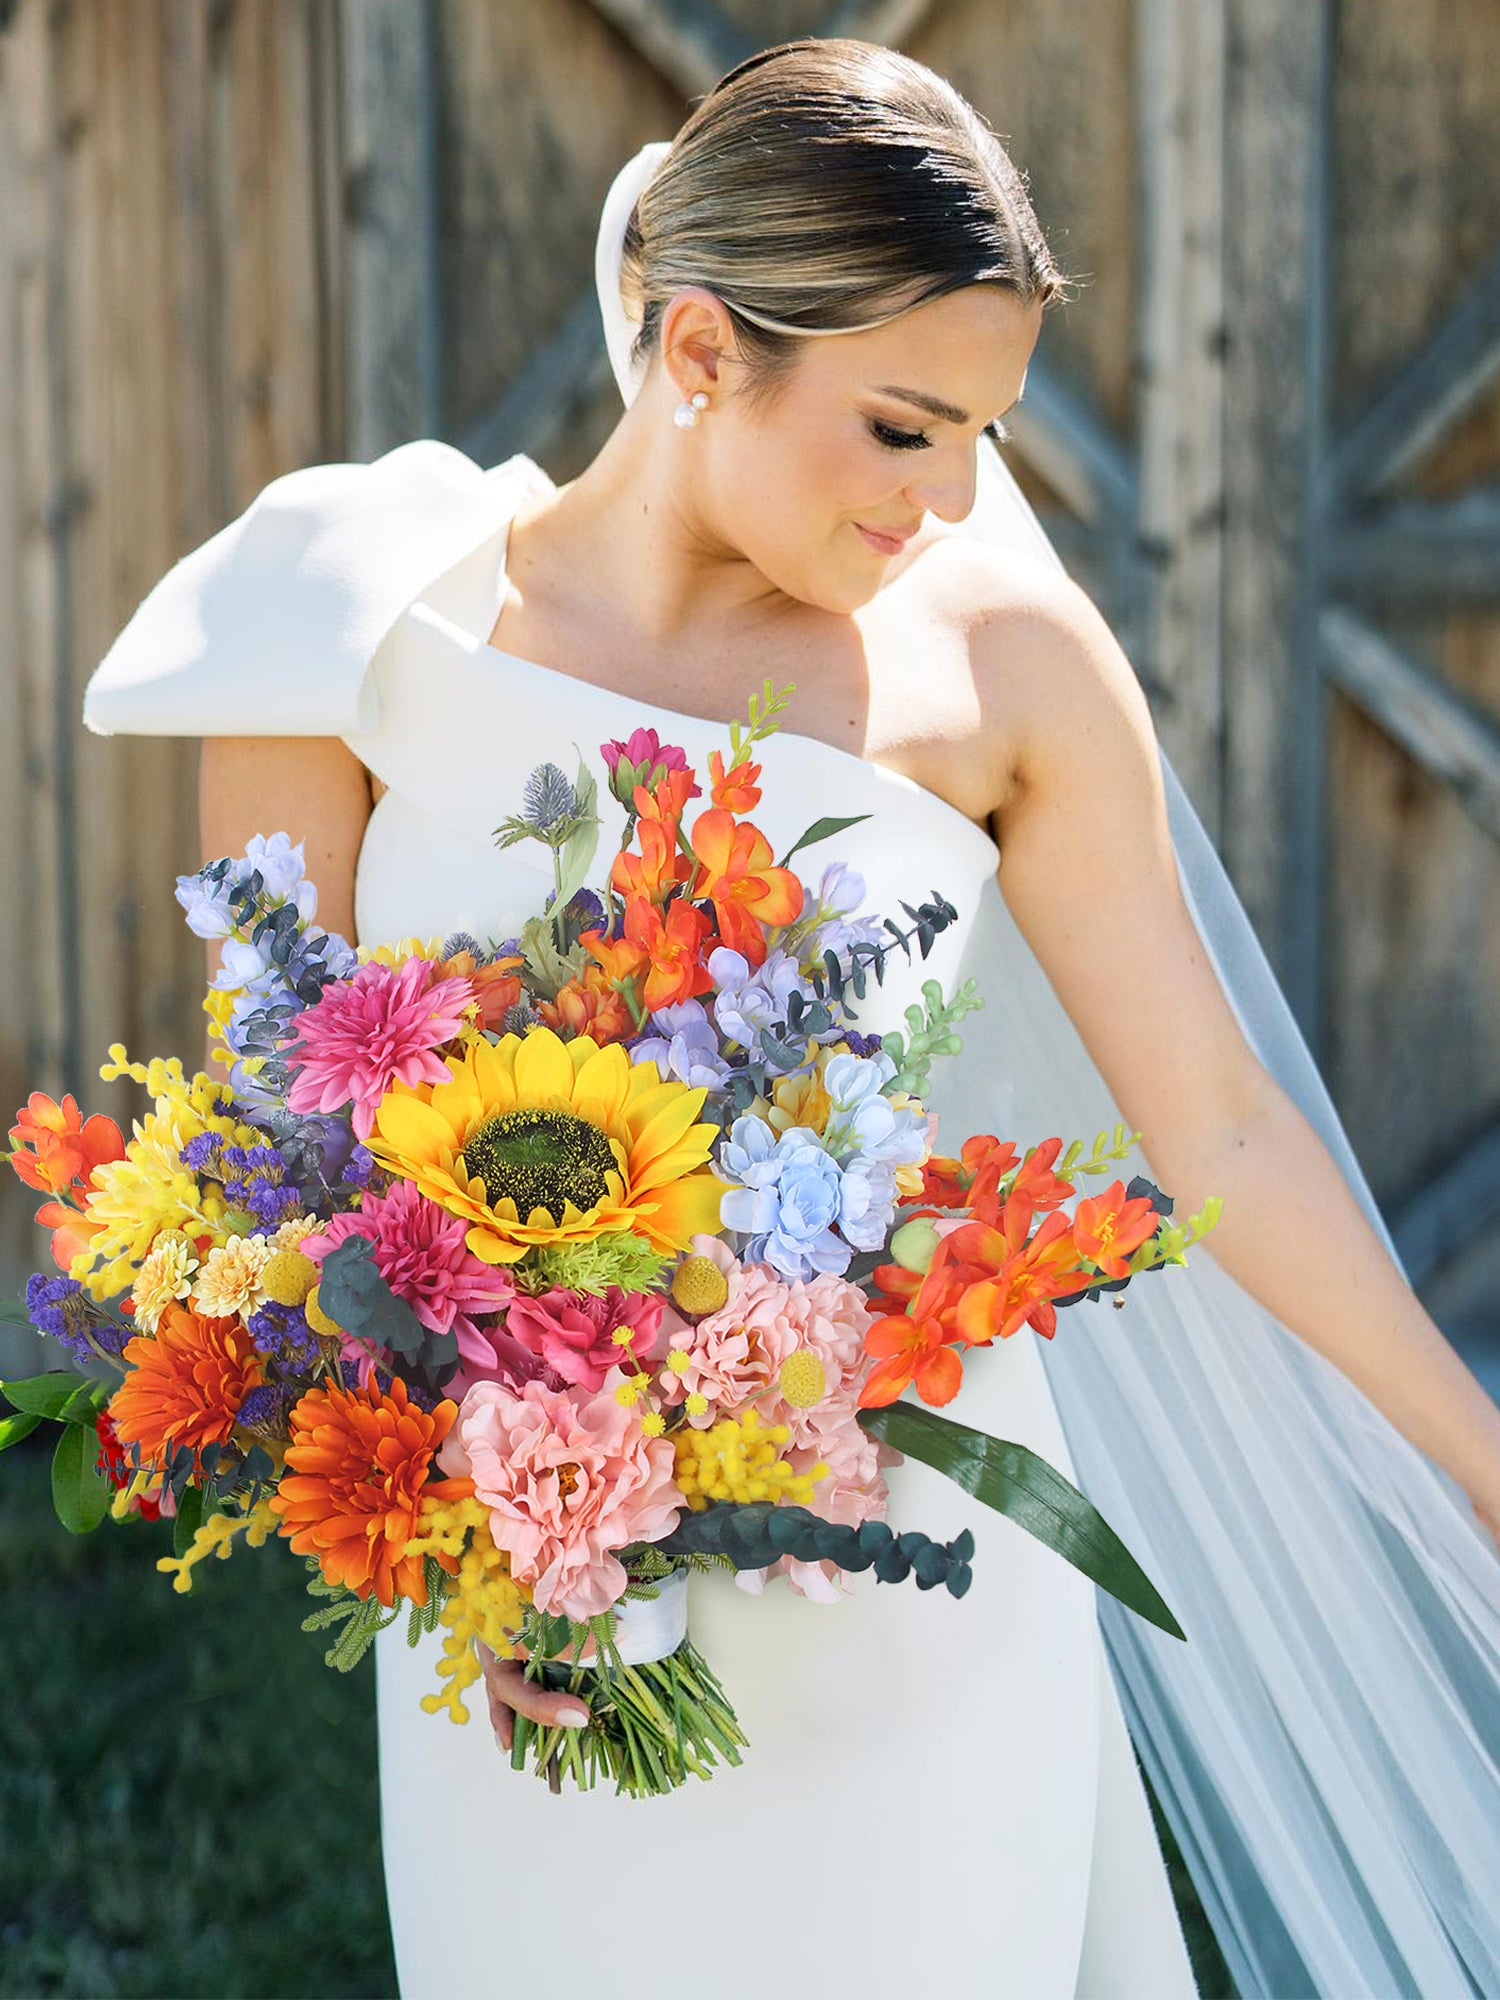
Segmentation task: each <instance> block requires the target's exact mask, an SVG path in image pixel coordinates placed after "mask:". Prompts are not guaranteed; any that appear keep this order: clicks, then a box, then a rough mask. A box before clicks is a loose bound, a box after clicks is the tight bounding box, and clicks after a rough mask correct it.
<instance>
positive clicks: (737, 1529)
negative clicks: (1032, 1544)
mask: <svg viewBox="0 0 1500 2000" xmlns="http://www.w3.org/2000/svg"><path fill="white" fill-rule="evenodd" d="M656 1546H657V1548H659V1549H660V1550H661V1551H662V1552H663V1553H664V1554H672V1555H675V1554H683V1555H687V1554H713V1555H717V1556H720V1557H722V1558H724V1559H725V1560H726V1561H728V1562H729V1563H730V1564H731V1565H732V1566H733V1567H734V1568H735V1569H765V1568H767V1567H769V1565H770V1564H772V1563H774V1562H776V1561H777V1560H778V1558H779V1557H781V1556H792V1557H795V1559H796V1560H797V1561H798V1562H834V1563H837V1564H838V1566H839V1568H840V1569H847V1570H863V1569H873V1570H874V1572H875V1574H876V1576H877V1577H878V1578H879V1580H880V1581H881V1582H882V1583H901V1582H903V1581H904V1580H905V1579H906V1578H907V1577H908V1576H911V1575H915V1577H916V1580H917V1588H918V1590H931V1589H933V1588H934V1586H935V1585H937V1584H940V1583H941V1584H945V1585H946V1586H947V1588H948V1591H949V1594H950V1595H951V1596H953V1597H962V1596H963V1594H964V1592H965V1591H966V1590H967V1589H968V1587H969V1584H970V1583H971V1581H972V1580H973V1579H972V1572H971V1571H970V1568H969V1558H970V1557H971V1556H972V1555H973V1553H974V1537H973V1536H972V1535H971V1534H970V1532H969V1530H968V1529H967V1528H965V1529H964V1531H963V1533H962V1534H960V1535H955V1536H954V1538H953V1540H952V1541H951V1542H935V1541H933V1540H932V1539H931V1537H930V1536H928V1535H924V1534H923V1533H922V1532H921V1530H920V1529H917V1528H911V1529H908V1530H907V1532H906V1533H905V1534H904V1535H897V1534H895V1533H893V1531H892V1529H891V1527H890V1524H889V1523H888V1522H885V1521H865V1522H862V1523H861V1524H860V1526H859V1527H857V1528H856V1527H851V1526H849V1524H848V1523H847V1522H844V1521H825V1520H824V1519H823V1517H822V1516H821V1515H820V1514H814V1513H813V1512H811V1510H810V1509H808V1508H806V1507H798V1506H794V1505H792V1504H791V1503H789V1502H780V1503H778V1502H776V1501H774V1500H751V1501H747V1502H740V1501H733V1500H724V1501H716V1502H714V1503H713V1504H712V1505H710V1506H708V1507H703V1508H700V1509H699V1510H698V1511H697V1512H696V1513H694V1512H688V1513H684V1514H680V1515H679V1516H678V1517H677V1525H676V1527H675V1528H673V1530H672V1532H671V1534H669V1535H664V1536H663V1537H662V1539H661V1540H660V1541H659V1542H658V1543H657V1544H656Z"/></svg>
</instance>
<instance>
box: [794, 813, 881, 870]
mask: <svg viewBox="0 0 1500 2000" xmlns="http://www.w3.org/2000/svg"><path fill="white" fill-rule="evenodd" d="M869 817H870V815H869V814H868V813H855V815H854V816H853V818H852V819H815V820H814V821H813V823H812V825H811V826H810V827H809V828H808V829H807V831H806V833H804V834H803V835H802V836H801V838H800V839H798V840H794V841H793V842H792V844H791V846H790V847H789V848H788V849H787V851H786V853H785V854H783V855H782V857H781V860H780V861H779V862H778V863H777V866H778V867H780V868H785V867H786V865H787V863H788V862H789V861H790V860H791V858H792V856H793V855H794V854H799V853H800V852H801V851H802V849H803V848H804V847H812V846H815V845H816V843H817V842H818V841H820V840H832V838H833V836H834V835H835V834H836V833H842V832H843V831H844V830H845V828H846V827H851V826H858V825H859V823H860V821H861V820H866V819H868V818H869Z"/></svg>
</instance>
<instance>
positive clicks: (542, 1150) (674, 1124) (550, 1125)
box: [366, 1028, 725, 1264]
mask: <svg viewBox="0 0 1500 2000" xmlns="http://www.w3.org/2000/svg"><path fill="white" fill-rule="evenodd" d="M446 1061H447V1066H448V1072H449V1078H448V1081H447V1082H446V1083H418V1084H405V1083H401V1082H399V1081H398V1082H396V1083H393V1084H392V1086H391V1088H390V1089H389V1090H388V1091H387V1092H386V1094H385V1096H384V1097H383V1098H381V1100H380V1102H379V1104H378V1105H377V1107H376V1110H375V1124H374V1129H373V1131H372V1132H371V1134H370V1136H369V1139H368V1140H367V1141H366V1143H367V1145H368V1147H369V1149H370V1151H371V1152H372V1153H373V1154H374V1155H375V1158H376V1159H377V1160H378V1161H379V1162H380V1164H381V1165H382V1166H384V1167H387V1168H389V1169H390V1171H391V1172H392V1173H395V1174H399V1175H401V1176H402V1178H403V1179H405V1180H410V1181H415V1182H416V1184H417V1186H418V1187H419V1188H420V1189H421V1190H422V1192H423V1194H425V1195H427V1196H429V1197H430V1198H431V1199H432V1200H433V1201H435V1202H437V1203H438V1204H439V1206H440V1207H442V1208H446V1209H447V1210H448V1211H449V1212H450V1213H451V1214H453V1215H458V1216H462V1217H463V1218H464V1219H465V1220H466V1221H467V1222H468V1223H469V1225H470V1227H469V1232H468V1246H469V1248H470V1250H472V1251H473V1253H474V1255H475V1256H476V1257H479V1258H481V1259H482V1260H483V1261H484V1262H485V1263H487V1264H515V1263H519V1262H520V1260H521V1259H522V1258H523V1257H524V1256H525V1255H526V1254H527V1252H528V1251H530V1250H533V1249H535V1248H537V1247H539V1246H547V1247H558V1246H562V1245H564V1244H572V1243H586V1242H589V1241H591V1240H592V1239H593V1238H595V1237H599V1236H604V1235H610V1234H615V1233H618V1232H620V1231H629V1232H631V1233H633V1234H635V1235H637V1236H641V1237H644V1238H645V1239H646V1241H647V1242H648V1243H650V1244H651V1246H652V1248H653V1249H656V1250H659V1251H662V1252H663V1253H667V1254H670V1253H672V1252H674V1251H677V1250H682V1249H684V1248H686V1246H687V1242H688V1239H689V1237H691V1236H694V1235H696V1234H697V1233H698V1232H700V1231H705V1232H708V1233H712V1232H714V1231H716V1230H717V1229H718V1227H719V1198H720V1196H721V1195H722V1194H723V1193H724V1188H725V1184H724V1182H723V1181H721V1180H720V1179H719V1177H718V1176H717V1174H715V1173H714V1172H713V1171H712V1170H711V1169H710V1168H709V1167H708V1166H707V1165H706V1162H707V1160H708V1156H709V1153H710V1151H711V1149H712V1147H713V1144H714V1141H715V1139H716V1138H717V1137H718V1128H717V1127H716V1126H714V1125H711V1124H699V1123H698V1122H697V1119H698V1114H699V1112H700V1111H701V1110H702V1108H703V1100H704V1097H705V1096H706V1095H707V1093H706V1092H705V1091H704V1090H703V1089H702V1088H701V1087H699V1088H693V1087H690V1086H689V1085H687V1084H684V1083H677V1082H675V1081H671V1080H669V1081H666V1082H663V1081H662V1079H661V1077H660V1075H659V1074H658V1072H657V1068H656V1065H655V1063H654V1062H640V1063H632V1062H631V1060H630V1058H629V1056H627V1055H626V1053H625V1050H624V1049H623V1048H622V1047H621V1046H620V1044H619V1043H618V1042H612V1043H610V1044H609V1045H608V1046H607V1047H604V1048H601V1047H600V1046H599V1044H598V1043H597V1042H595V1041H593V1040H591V1039H590V1037H589V1036H587V1035H580V1036H578V1037H577V1038H576V1039H575V1040H573V1041H569V1042H565V1041H563V1040H562V1039H561V1037H560V1036H558V1035H555V1034H554V1033H553V1032H552V1030H551V1029H550V1028H532V1029H531V1030H530V1031H529V1032H528V1033H526V1034H525V1035H506V1036H504V1037H503V1038H502V1039H501V1040H500V1041H499V1042H488V1041H484V1042H476V1043H473V1044H471V1045H470V1046H469V1047H467V1048H465V1049H464V1051H463V1053H462V1054H461V1055H450V1056H448V1057H447V1058H446Z"/></svg>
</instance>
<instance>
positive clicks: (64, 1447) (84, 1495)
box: [52, 1423, 113, 1535]
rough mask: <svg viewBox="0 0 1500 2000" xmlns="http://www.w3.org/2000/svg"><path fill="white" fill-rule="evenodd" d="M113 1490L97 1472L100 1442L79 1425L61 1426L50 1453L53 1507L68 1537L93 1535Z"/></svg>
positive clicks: (106, 1511)
mask: <svg viewBox="0 0 1500 2000" xmlns="http://www.w3.org/2000/svg"><path fill="white" fill-rule="evenodd" d="M112 1491H113V1489H112V1488H111V1486H110V1483H109V1481H108V1480H107V1479H106V1478H105V1476H104V1474H103V1473H102V1472H101V1471H100V1470H99V1440H98V1438H97V1437H96V1436H95V1435H94V1433H93V1431H92V1430H85V1429H84V1428H83V1426H82V1425H81V1424H74V1423H69V1424H65V1425H64V1427H63V1431H62V1435H61V1436H60V1437H59V1438H58V1440H57V1449H56V1450H55V1451H54V1452H53V1454H52V1506H53V1510H54V1512H55V1513H56V1515H57V1518H58V1520H59V1521H61V1522H62V1524H63V1526H64V1527H65V1528H66V1529H67V1530H68V1533H69V1534H70V1535H88V1534H92V1533H93V1531H94V1529H95V1528H97V1527H98V1525H99V1523H100V1522H101V1521H102V1520H103V1519H104V1516H105V1515H106V1514H107V1513H108V1512H109V1502H110V1496H111V1493H112Z"/></svg>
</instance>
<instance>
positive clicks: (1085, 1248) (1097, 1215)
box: [1073, 1181, 1161, 1278]
mask: <svg viewBox="0 0 1500 2000" xmlns="http://www.w3.org/2000/svg"><path fill="white" fill-rule="evenodd" d="M1160 1220H1161V1218H1160V1216H1159V1215H1158V1213H1157V1211H1156V1209H1155V1208H1154V1207H1153V1206H1152V1204H1151V1202H1150V1200H1149V1198H1148V1197H1147V1196H1146V1195H1143V1194H1138V1195H1133V1196H1131V1198H1130V1199H1129V1200H1127V1199H1126V1196H1125V1183H1124V1182H1123V1181H1111V1182H1110V1184H1109V1186H1108V1187H1107V1188H1106V1189H1105V1190H1104V1192H1103V1193H1102V1194H1094V1195H1088V1196H1086V1197H1085V1199H1084V1200H1082V1201H1080V1202H1079V1204H1078V1206H1077V1207H1076V1208H1075V1209H1074V1211H1073V1240H1074V1241H1075V1242H1076V1243H1077V1245H1078V1247H1079V1249H1080V1250H1081V1251H1082V1252H1083V1254H1084V1256H1085V1257H1090V1258H1092V1259H1093V1261H1094V1263H1096V1264H1097V1265H1098V1267H1099V1269H1100V1270H1101V1271H1107V1272H1108V1273H1109V1275H1110V1277H1112V1278H1123V1277H1125V1276H1126V1274H1127V1273H1128V1271H1129V1268H1130V1266H1129V1262H1128V1259H1129V1257H1130V1253H1131V1251H1132V1250H1138V1249H1139V1248H1140V1246H1141V1245H1142V1244H1143V1243H1144V1242H1145V1240H1146V1238H1147V1237H1148V1236H1154V1235H1155V1234H1156V1230H1157V1227H1158V1224H1159V1223H1160Z"/></svg>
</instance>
